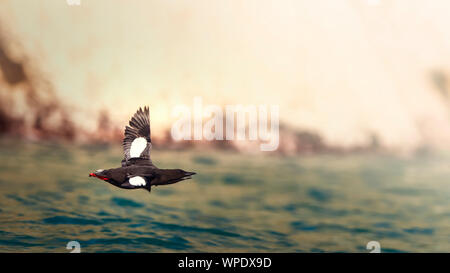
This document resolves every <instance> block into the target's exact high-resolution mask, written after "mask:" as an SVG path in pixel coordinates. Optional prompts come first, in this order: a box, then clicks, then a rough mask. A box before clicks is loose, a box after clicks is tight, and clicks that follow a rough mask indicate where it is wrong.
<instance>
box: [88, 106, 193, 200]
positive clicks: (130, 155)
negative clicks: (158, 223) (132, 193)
mask: <svg viewBox="0 0 450 273" xmlns="http://www.w3.org/2000/svg"><path fill="white" fill-rule="evenodd" d="M151 149H152V141H151V138H150V117H149V109H148V107H144V110H142V108H139V110H138V111H137V112H136V114H134V116H133V117H132V118H131V120H130V123H129V126H126V128H125V138H124V139H123V151H124V159H123V160H122V167H120V168H115V169H107V170H103V169H102V170H97V171H95V172H93V173H90V174H89V176H92V177H97V178H99V179H101V180H104V181H106V182H108V183H110V184H112V185H114V186H116V187H119V188H122V189H146V190H148V191H149V192H150V191H151V186H159V185H168V184H173V183H177V182H180V181H182V180H186V179H190V178H191V176H192V175H194V174H195V173H194V172H186V171H183V170H181V169H159V168H157V167H156V166H155V165H153V163H152V161H151V159H150V151H151Z"/></svg>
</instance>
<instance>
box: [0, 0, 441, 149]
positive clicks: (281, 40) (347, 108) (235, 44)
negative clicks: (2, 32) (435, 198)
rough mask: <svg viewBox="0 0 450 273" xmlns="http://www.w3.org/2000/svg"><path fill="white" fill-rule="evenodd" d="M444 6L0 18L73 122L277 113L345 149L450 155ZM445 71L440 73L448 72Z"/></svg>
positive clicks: (58, 3) (401, 0)
mask: <svg viewBox="0 0 450 273" xmlns="http://www.w3.org/2000/svg"><path fill="white" fill-rule="evenodd" d="M449 14H450V1H447V0H433V1H427V0H379V1H373V0H372V1H369V0H341V1H335V0H314V1H312V0H303V1H302V0H298V1H260V0H258V1H234V0H232V1H218V0H205V1H198V0H197V1H175V0H170V1H162V0H161V1H146V0H142V1H137V0H131V1H130V0H128V1H120V0H90V1H89V0H81V5H80V6H69V5H68V4H67V3H66V1H65V0H45V1H29V0H6V1H5V0H4V1H2V4H0V20H1V21H0V22H1V24H2V25H3V27H4V28H5V29H7V32H8V33H10V34H11V36H12V37H14V38H15V39H17V40H18V41H20V42H21V43H22V45H23V47H24V48H25V52H26V53H27V55H28V56H31V57H32V59H33V61H34V62H36V63H38V65H39V68H40V69H41V70H42V71H44V72H45V73H46V75H47V76H48V77H49V79H50V80H51V81H52V82H53V83H54V85H55V87H56V90H57V94H58V96H59V97H60V98H61V99H63V100H64V102H65V103H67V105H70V106H72V107H73V108H74V109H75V110H76V111H75V113H76V120H78V121H79V122H80V123H84V122H85V126H87V127H88V128H89V127H93V126H94V124H95V121H96V120H91V121H89V120H87V121H85V119H89V117H90V116H92V115H93V113H97V112H98V111H99V110H100V109H103V108H107V109H109V111H110V113H111V114H112V117H113V118H114V119H115V121H116V122H117V123H118V124H123V123H124V122H125V121H126V120H127V119H128V117H129V116H130V115H131V114H132V113H133V112H134V111H135V109H136V108H137V107H138V106H143V105H150V109H151V120H152V126H153V131H156V130H157V129H156V128H158V127H168V126H170V124H171V122H172V121H173V119H171V115H170V113H171V109H173V107H174V106H175V105H177V104H181V103H183V104H187V105H192V104H193V97H194V96H201V97H202V98H203V101H204V103H205V104H208V103H211V104H220V105H225V104H244V105H245V104H253V105H258V104H268V105H269V104H278V105H279V106H280V119H281V120H282V121H285V122H287V123H288V124H290V125H293V126H295V127H297V128H305V129H310V130H315V131H317V132H319V133H320V134H321V135H322V136H323V137H324V138H325V140H326V141H327V142H329V143H338V144H343V145H354V144H357V143H364V142H365V141H367V139H368V138H367V136H368V135H369V134H371V132H375V133H377V134H378V135H380V137H381V141H382V142H383V143H385V144H386V145H388V146H402V145H406V146H414V145H418V144H420V143H421V142H423V141H431V142H435V143H447V144H449V146H450V120H449V117H450V114H449V113H448V106H447V104H446V103H445V102H443V100H442V98H441V97H440V96H439V94H438V92H437V91H436V90H435V89H434V87H433V85H432V83H431V81H430V72H431V71H432V70H435V69H440V70H442V71H443V72H445V73H450V27H449V26H450V16H449ZM448 75H450V74H448Z"/></svg>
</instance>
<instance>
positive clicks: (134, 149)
mask: <svg viewBox="0 0 450 273" xmlns="http://www.w3.org/2000/svg"><path fill="white" fill-rule="evenodd" d="M146 147H147V140H146V139H145V138H144V137H138V138H135V139H134V140H133V142H132V143H131V148H130V158H133V157H140V156H141V154H142V152H143V151H144V150H145V148H146Z"/></svg>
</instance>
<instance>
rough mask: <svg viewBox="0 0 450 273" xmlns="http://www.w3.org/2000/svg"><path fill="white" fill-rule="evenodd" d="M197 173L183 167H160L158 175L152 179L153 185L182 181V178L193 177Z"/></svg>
mask: <svg viewBox="0 0 450 273" xmlns="http://www.w3.org/2000/svg"><path fill="white" fill-rule="evenodd" d="M194 174H196V173H194V172H187V171H184V170H181V169H160V170H159V171H158V177H157V178H156V179H155V180H154V181H152V185H166V184H173V183H176V182H180V181H182V180H186V179H191V178H192V176H193V175H194Z"/></svg>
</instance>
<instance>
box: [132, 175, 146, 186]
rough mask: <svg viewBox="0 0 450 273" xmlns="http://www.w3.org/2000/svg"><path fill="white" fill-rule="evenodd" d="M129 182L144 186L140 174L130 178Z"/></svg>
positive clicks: (143, 180)
mask: <svg viewBox="0 0 450 273" xmlns="http://www.w3.org/2000/svg"><path fill="white" fill-rule="evenodd" d="M129 182H130V184H131V185H133V186H145V184H146V182H145V179H144V178H142V177H140V176H135V177H132V178H130V180H129Z"/></svg>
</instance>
